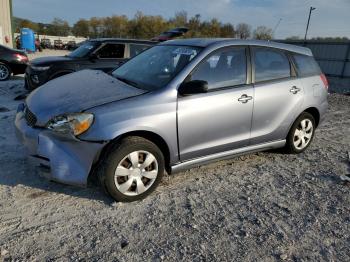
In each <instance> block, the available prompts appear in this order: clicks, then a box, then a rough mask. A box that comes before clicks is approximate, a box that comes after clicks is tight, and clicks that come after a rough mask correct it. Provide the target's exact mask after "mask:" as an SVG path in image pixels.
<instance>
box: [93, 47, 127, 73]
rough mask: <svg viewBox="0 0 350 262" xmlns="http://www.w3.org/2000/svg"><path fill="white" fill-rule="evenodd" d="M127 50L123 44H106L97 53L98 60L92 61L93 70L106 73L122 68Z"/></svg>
mask: <svg viewBox="0 0 350 262" xmlns="http://www.w3.org/2000/svg"><path fill="white" fill-rule="evenodd" d="M125 54H126V48H125V44H123V43H106V44H104V45H103V46H102V47H101V48H99V49H98V50H97V51H96V59H93V60H92V64H91V66H92V68H93V69H98V70H102V71H104V72H106V73H108V72H110V71H112V70H113V69H115V68H117V67H118V66H120V65H121V64H122V63H123V62H124V61H125V60H126V59H125Z"/></svg>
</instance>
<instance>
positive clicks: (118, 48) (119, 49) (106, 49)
mask: <svg viewBox="0 0 350 262" xmlns="http://www.w3.org/2000/svg"><path fill="white" fill-rule="evenodd" d="M124 50H125V45H123V44H106V45H105V46H103V47H102V48H101V49H100V50H99V51H98V53H97V54H98V56H99V57H100V58H124Z"/></svg>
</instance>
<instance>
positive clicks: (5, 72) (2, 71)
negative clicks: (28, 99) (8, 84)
mask: <svg viewBox="0 0 350 262" xmlns="http://www.w3.org/2000/svg"><path fill="white" fill-rule="evenodd" d="M11 73H12V72H11V69H10V67H9V66H8V65H6V64H5V63H1V62H0V81H5V80H7V79H9V78H10V76H11Z"/></svg>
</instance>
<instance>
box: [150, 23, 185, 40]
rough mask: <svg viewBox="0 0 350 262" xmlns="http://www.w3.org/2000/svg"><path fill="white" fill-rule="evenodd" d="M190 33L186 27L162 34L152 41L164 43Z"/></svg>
mask: <svg viewBox="0 0 350 262" xmlns="http://www.w3.org/2000/svg"><path fill="white" fill-rule="evenodd" d="M187 32H188V28H186V27H178V28H174V29H172V30H169V31H166V32H163V33H161V34H160V35H159V36H157V37H154V38H152V41H158V42H164V41H168V40H172V39H174V38H179V37H182V36H184V35H185V34H186V33H187Z"/></svg>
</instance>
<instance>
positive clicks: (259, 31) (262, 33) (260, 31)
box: [253, 26, 273, 40]
mask: <svg viewBox="0 0 350 262" xmlns="http://www.w3.org/2000/svg"><path fill="white" fill-rule="evenodd" d="M272 37H273V32H272V29H271V28H268V27H266V26H258V27H257V28H256V29H255V30H254V33H253V38H254V39H259V40H271V39H272Z"/></svg>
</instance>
